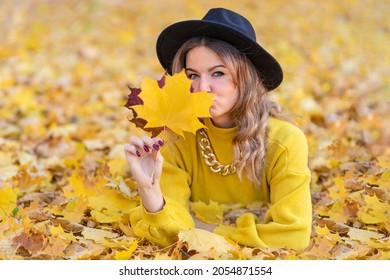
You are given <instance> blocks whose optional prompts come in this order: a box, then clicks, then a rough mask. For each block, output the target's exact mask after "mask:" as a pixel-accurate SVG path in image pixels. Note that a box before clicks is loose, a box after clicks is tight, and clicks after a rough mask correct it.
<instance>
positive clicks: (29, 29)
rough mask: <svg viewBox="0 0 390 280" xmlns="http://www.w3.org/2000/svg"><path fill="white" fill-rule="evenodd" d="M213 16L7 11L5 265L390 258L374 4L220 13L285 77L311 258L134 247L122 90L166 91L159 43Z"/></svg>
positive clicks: (170, 7) (194, 9) (252, 5)
mask: <svg viewBox="0 0 390 280" xmlns="http://www.w3.org/2000/svg"><path fill="white" fill-rule="evenodd" d="M214 6H220V1H213V0H212V1H195V2H194V1H178V0H167V1H152V0H142V1H138V0H137V1H124V0H123V1H122V0H115V1H98V0H96V1H92V0H89V1H76V0H74V1H73V0H71V1H68V0H67V1H44V0H39V1H11V0H6V1H1V2H0V34H1V36H0V97H1V98H0V259H15V260H18V259H189V258H190V259H389V258H390V237H389V236H390V218H389V217H390V206H389V200H390V194H389V193H390V147H389V144H390V129H389V123H390V116H389V108H390V83H389V82H390V67H389V65H390V53H389V51H388V38H389V36H390V29H389V26H390V19H389V17H388V11H389V10H390V4H389V3H388V2H386V1H379V0H378V1H363V0H361V1H354V0H350V1H337V0H329V1H321V2H318V1H316V2H312V1H287V0H283V1H248V0H242V1H238V2H237V1H228V2H227V3H226V7H227V8H231V9H234V10H237V11H238V12H240V13H242V14H245V15H246V16H247V17H248V18H249V19H250V20H251V21H253V23H254V26H255V28H256V32H257V35H258V40H259V42H261V43H262V44H264V46H266V48H267V49H269V51H270V52H271V53H272V54H274V55H275V56H276V57H277V58H278V59H279V60H280V62H281V64H282V66H283V69H284V73H285V78H284V82H283V84H282V85H281V86H280V87H279V88H278V89H277V90H275V91H274V92H273V93H272V97H273V98H274V99H275V100H277V101H279V102H280V103H281V104H282V105H284V106H285V107H286V108H287V109H288V110H290V111H293V112H295V113H298V114H300V115H301V116H302V122H301V124H302V127H303V129H304V131H305V133H306V135H307V137H308V140H309V145H310V168H311V170H312V175H313V178H312V183H311V190H312V199H313V234H312V238H311V244H310V246H309V247H308V248H307V249H306V250H305V251H303V252H295V251H293V250H288V249H275V248H267V249H262V248H247V247H242V246H239V245H236V244H231V243H229V242H227V241H226V240H224V239H221V238H219V237H218V236H215V235H212V234H211V236H209V234H208V233H206V232H201V231H196V230H191V231H186V232H182V233H180V234H179V236H178V241H177V242H176V243H175V244H173V245H172V246H170V247H168V248H160V247H157V246H153V245H151V244H150V243H148V242H147V241H146V240H143V239H140V238H138V237H137V236H135V235H134V233H133V231H132V229H131V227H130V225H129V220H128V212H129V209H131V208H132V207H134V206H135V205H137V204H138V203H139V199H138V196H137V192H136V188H135V186H134V184H133V183H132V181H131V180H130V178H129V170H128V167H127V163H126V162H125V158H124V155H123V145H124V144H125V143H126V142H127V140H128V138H129V135H130V134H131V133H138V131H137V130H136V129H135V127H134V125H133V124H132V123H130V122H129V121H128V118H129V116H130V114H131V111H130V110H128V109H127V108H125V107H124V104H125V103H126V100H127V95H128V94H129V93H130V91H129V90H128V88H127V86H128V85H130V86H132V87H137V86H139V85H140V83H141V81H142V79H143V78H144V77H145V76H148V77H152V78H154V79H159V78H161V76H162V74H163V69H161V68H160V66H159V64H158V62H157V58H156V56H155V40H156V37H157V36H158V34H159V32H160V31H161V30H162V29H163V28H164V27H165V26H167V25H168V24H170V23H172V22H175V21H177V20H184V19H189V18H201V17H202V16H203V15H204V13H205V11H207V10H208V9H209V8H211V7H214ZM238 187H239V186H238ZM297 203H299V202H297ZM196 207H203V206H199V205H197V206H196ZM212 209H214V210H215V209H218V207H217V206H213V207H212ZM255 210H256V209H255V208H250V207H249V208H248V209H235V210H234V211H233V212H232V211H230V212H229V213H224V214H225V215H227V216H229V217H226V218H227V219H228V218H232V219H234V216H235V215H238V214H239V213H242V211H255ZM218 211H222V212H223V209H222V210H221V209H219V210H218ZM207 242H208V243H207ZM212 245H213V246H212Z"/></svg>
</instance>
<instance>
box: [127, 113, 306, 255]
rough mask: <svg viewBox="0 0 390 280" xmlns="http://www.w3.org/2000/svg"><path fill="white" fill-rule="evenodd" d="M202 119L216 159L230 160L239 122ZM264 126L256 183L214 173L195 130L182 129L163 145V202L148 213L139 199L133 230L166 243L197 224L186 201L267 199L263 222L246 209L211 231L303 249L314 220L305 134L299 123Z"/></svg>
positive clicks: (244, 242)
mask: <svg viewBox="0 0 390 280" xmlns="http://www.w3.org/2000/svg"><path fill="white" fill-rule="evenodd" d="M205 125H206V127H207V133H208V136H209V138H210V141H211V143H212V146H213V149H214V152H215V154H216V156H217V159H218V161H219V162H221V163H222V164H228V163H231V162H232V160H233V150H232V146H231V145H232V144H231V143H232V142H231V141H232V139H233V137H234V135H235V132H236V131H237V128H228V129H226V128H224V129H222V128H217V127H214V126H213V124H212V122H211V120H210V119H205ZM268 127H269V132H268V139H267V141H268V147H267V154H266V166H265V171H264V176H263V179H262V185H261V187H260V188H256V187H255V186H254V185H253V184H252V183H251V182H250V181H249V180H248V179H246V178H245V176H243V179H242V181H240V180H239V178H238V176H237V174H234V175H227V176H222V175H219V174H216V173H213V172H212V171H211V170H210V168H209V167H208V166H207V165H206V164H205V162H204V158H203V156H202V155H201V152H200V147H199V144H198V143H199V138H200V136H199V134H197V135H196V136H195V135H193V134H189V133H188V134H185V138H181V139H179V140H177V141H176V142H175V143H174V144H173V145H172V146H171V147H168V146H166V147H164V149H163V156H164V167H163V175H162V178H161V188H162V191H163V195H164V198H165V202H166V203H165V206H164V208H163V209H162V210H161V211H160V212H157V213H148V212H147V211H146V210H145V208H144V207H143V206H142V204H141V205H140V206H139V207H137V208H135V209H133V210H132V212H131V213H130V221H131V225H132V227H133V229H134V232H135V233H136V234H137V235H139V236H142V237H145V238H146V239H148V240H150V241H151V242H153V243H155V244H158V245H161V246H167V245H169V244H171V243H173V242H174V238H175V237H176V236H177V233H178V232H179V231H180V230H183V229H189V228H192V227H194V226H195V224H194V221H193V218H192V216H191V214H190V212H189V202H190V201H199V200H200V201H203V202H205V203H208V202H209V201H210V200H211V201H215V202H219V203H222V204H236V203H241V204H246V203H254V202H266V203H269V204H270V208H269V210H268V211H267V213H266V217H265V221H263V222H262V223H260V222H258V220H257V219H256V216H255V215H254V214H251V213H246V214H243V215H241V216H240V217H239V218H238V219H237V220H236V226H235V227H232V226H226V225H223V224H220V225H218V226H217V227H216V229H215V230H214V232H215V233H218V234H221V235H224V236H227V237H228V238H230V239H231V240H233V241H235V242H237V243H239V244H242V245H246V246H252V247H263V248H265V247H273V248H282V247H286V248H290V249H295V250H302V249H305V248H306V247H307V246H308V244H309V239H310V234H311V223H312V205H311V196H310V171H309V168H308V145H307V140H306V137H305V136H304V134H303V133H302V131H301V130H300V129H299V128H297V127H295V126H294V125H292V124H290V123H288V122H285V121H281V120H278V119H275V118H271V119H270V122H269V126H268Z"/></svg>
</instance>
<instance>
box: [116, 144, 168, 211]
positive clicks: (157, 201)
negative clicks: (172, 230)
mask: <svg viewBox="0 0 390 280" xmlns="http://www.w3.org/2000/svg"><path fill="white" fill-rule="evenodd" d="M162 146H163V141H162V140H161V139H159V138H150V137H148V136H142V137H136V136H132V137H131V138H130V143H129V144H126V145H125V146H124V150H125V155H126V158H127V161H128V163H129V166H130V170H131V174H132V178H133V179H134V180H135V181H136V182H137V187H138V192H139V194H140V196H141V200H142V204H143V205H144V207H145V209H146V210H147V211H148V212H151V213H153V212H157V211H160V210H161V209H162V207H163V206H164V198H163V196H162V193H161V189H160V177H161V173H162V165H163V162H164V159H163V157H162V155H161V153H160V148H161V147H162Z"/></svg>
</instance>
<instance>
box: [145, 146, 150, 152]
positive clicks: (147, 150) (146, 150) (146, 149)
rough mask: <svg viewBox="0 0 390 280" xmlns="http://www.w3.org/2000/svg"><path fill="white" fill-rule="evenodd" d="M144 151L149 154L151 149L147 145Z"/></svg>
mask: <svg viewBox="0 0 390 280" xmlns="http://www.w3.org/2000/svg"><path fill="white" fill-rule="evenodd" d="M144 151H145V152H147V153H148V152H149V148H148V147H147V146H146V145H145V146H144Z"/></svg>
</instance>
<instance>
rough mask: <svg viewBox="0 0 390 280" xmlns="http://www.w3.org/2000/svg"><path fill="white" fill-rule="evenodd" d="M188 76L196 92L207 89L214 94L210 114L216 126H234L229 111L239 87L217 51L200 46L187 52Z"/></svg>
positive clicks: (234, 101) (235, 100)
mask: <svg viewBox="0 0 390 280" xmlns="http://www.w3.org/2000/svg"><path fill="white" fill-rule="evenodd" d="M185 71H186V74H187V77H188V78H189V79H191V80H193V83H192V88H193V91H194V92H199V91H207V92H209V93H211V94H213V95H214V99H213V103H212V106H211V108H210V114H211V116H212V120H213V123H214V125H215V126H217V127H233V126H234V123H233V120H232V117H231V114H230V113H229V112H230V110H231V109H232V107H233V106H234V105H235V104H236V102H237V99H238V88H237V86H236V85H235V84H234V82H233V77H232V74H231V72H230V70H229V69H228V68H227V66H226V65H225V63H224V62H223V61H222V59H221V58H220V57H219V56H218V54H217V53H215V52H214V51H212V50H211V49H209V48H207V47H204V46H199V47H196V48H194V49H191V50H190V51H189V52H188V53H187V57H186V68H185Z"/></svg>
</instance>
